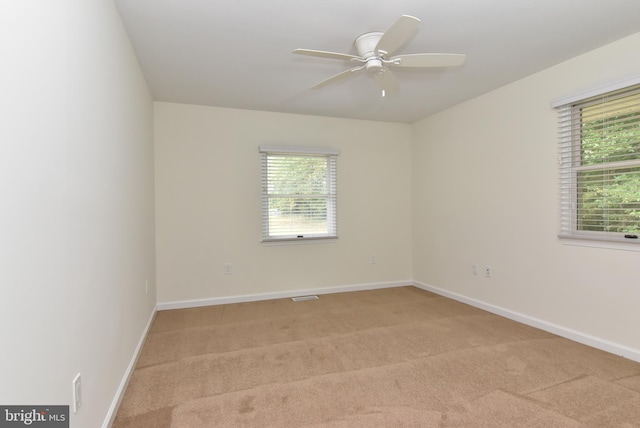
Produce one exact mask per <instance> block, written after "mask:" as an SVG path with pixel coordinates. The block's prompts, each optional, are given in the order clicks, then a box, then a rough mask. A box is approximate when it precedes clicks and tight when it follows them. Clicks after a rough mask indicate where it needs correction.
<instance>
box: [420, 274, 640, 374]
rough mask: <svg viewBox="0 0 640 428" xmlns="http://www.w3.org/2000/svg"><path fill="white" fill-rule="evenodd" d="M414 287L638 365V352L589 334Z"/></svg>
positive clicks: (422, 285)
mask: <svg viewBox="0 0 640 428" xmlns="http://www.w3.org/2000/svg"><path fill="white" fill-rule="evenodd" d="M413 285H414V286H415V287H418V288H421V289H423V290H426V291H431V292H432V293H436V294H439V295H441V296H444V297H448V298H450V299H453V300H457V301H459V302H462V303H466V304H468V305H471V306H474V307H476V308H479V309H483V310H485V311H487V312H491V313H493V314H496V315H500V316H502V317H505V318H508V319H511V320H514V321H517V322H520V323H522V324H526V325H529V326H531V327H536V328H539V329H540V330H544V331H548V332H549V333H553V334H556V335H558V336H561V337H564V338H566V339H570V340H573V341H574V342H578V343H582V344H583V345H587V346H591V347H592V348H596V349H600V350H602V351H605V352H609V353H611V354H615V355H620V356H622V357H624V358H628V359H629V360H633V361H637V362H639V363H640V350H638V349H633V348H629V347H627V346H624V345H620V344H618V343H614V342H610V341H608V340H604V339H601V338H599V337H595V336H591V335H589V334H585V333H581V332H579V331H576V330H572V329H569V328H566V327H562V326H559V325H557V324H553V323H550V322H548V321H544V320H541V319H538V318H534V317H530V316H528V315H524V314H521V313H518V312H514V311H511V310H509V309H505V308H502V307H500V306H495V305H492V304H490V303H486V302H483V301H481V300H476V299H473V298H470V297H467V296H463V295H461V294H457V293H452V292H450V291H447V290H444V289H442V288H438V287H434V286H432V285H429V284H425V283H423V282H419V281H413Z"/></svg>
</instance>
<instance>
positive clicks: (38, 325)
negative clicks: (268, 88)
mask: <svg viewBox="0 0 640 428" xmlns="http://www.w3.org/2000/svg"><path fill="white" fill-rule="evenodd" d="M0 52H2V67H0V85H1V87H0V93H1V94H2V96H1V97H0V116H1V117H2V126H0V195H1V199H0V206H1V209H0V266H1V268H0V338H2V351H1V352H0V371H1V373H0V379H1V381H0V403H2V404H3V405H6V404H16V405H17V404H20V405H25V404H27V405H28V404H32V405H42V404H58V405H67V404H71V382H72V379H73V378H74V376H75V374H76V373H78V372H80V373H82V388H83V389H82V394H83V400H84V402H83V405H82V408H81V409H80V411H79V413H78V414H76V415H72V417H71V426H72V427H78V428H80V427H98V426H101V425H102V424H103V422H104V420H105V418H106V415H107V414H108V411H109V407H110V405H111V404H112V400H113V398H114V396H115V395H116V390H117V389H118V387H119V384H120V382H121V380H122V378H123V375H124V373H125V371H126V369H127V366H128V364H129V362H130V360H131V358H132V355H133V354H134V349H135V347H136V345H137V343H138V340H139V339H140V337H141V334H142V332H143V330H144V328H145V326H146V325H147V323H148V320H149V319H150V316H151V314H152V312H153V308H154V306H155V293H154V289H153V286H154V271H155V262H154V218H153V145H152V140H153V125H152V120H153V111H152V107H153V105H152V99H151V96H150V93H149V91H148V89H147V86H146V83H145V81H144V79H143V76H142V74H141V72H140V69H139V66H138V63H137V60H136V58H135V56H134V54H133V50H132V48H131V46H130V44H129V41H128V38H127V37H126V34H125V32H124V30H123V27H122V24H121V22H120V18H119V16H118V13H117V11H116V9H115V6H114V5H113V2H112V1H111V0H99V1H98V0H93V1H86V0H58V1H44V0H20V1H5V2H2V6H0ZM146 279H149V281H150V285H151V290H150V292H149V294H145V280H146Z"/></svg>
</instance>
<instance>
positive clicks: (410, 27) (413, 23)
mask: <svg viewBox="0 0 640 428" xmlns="http://www.w3.org/2000/svg"><path fill="white" fill-rule="evenodd" d="M419 24H420V20H419V19H418V18H416V17H414V16H409V15H402V16H401V17H400V18H398V20H397V21H396V22H394V23H393V25H392V26H391V27H389V29H388V30H387V31H386V32H385V33H384V34H383V35H382V37H381V38H380V40H379V41H378V45H377V46H376V49H375V50H376V52H379V53H381V54H383V55H390V54H392V53H393V52H395V51H396V50H397V49H398V48H400V47H401V46H402V45H404V44H405V43H406V42H407V41H408V40H409V39H410V38H411V37H412V36H413V35H414V34H415V32H416V30H417V29H418V25H419Z"/></svg>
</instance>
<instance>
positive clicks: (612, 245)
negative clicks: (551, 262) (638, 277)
mask: <svg viewBox="0 0 640 428" xmlns="http://www.w3.org/2000/svg"><path fill="white" fill-rule="evenodd" d="M558 238H560V241H561V242H562V243H563V244H564V245H571V246H575V247H591V248H604V249H607V250H619V251H640V240H638V239H633V240H630V239H624V238H621V239H615V238H598V237H593V236H579V235H558Z"/></svg>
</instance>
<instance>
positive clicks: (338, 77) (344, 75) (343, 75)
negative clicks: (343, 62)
mask: <svg viewBox="0 0 640 428" xmlns="http://www.w3.org/2000/svg"><path fill="white" fill-rule="evenodd" d="M363 68H364V66H360V67H353V68H350V69H348V70H345V71H343V72H341V73H338V74H336V75H335V76H331V77H329V78H328V79H327V80H323V81H322V82H320V83H318V84H317V85H315V86H312V87H311V89H319V88H322V87H324V86H327V85H329V84H331V83H335V82H338V81H340V80H342V79H345V78H347V77H349V76H351V74H352V73H353V72H354V71H358V70H362V69H363Z"/></svg>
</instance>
